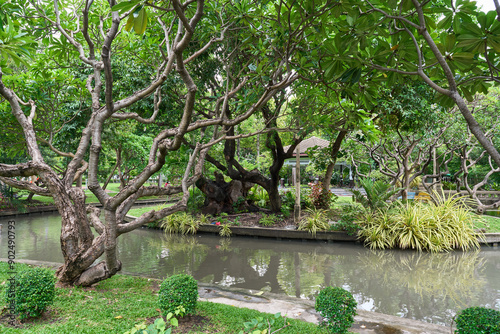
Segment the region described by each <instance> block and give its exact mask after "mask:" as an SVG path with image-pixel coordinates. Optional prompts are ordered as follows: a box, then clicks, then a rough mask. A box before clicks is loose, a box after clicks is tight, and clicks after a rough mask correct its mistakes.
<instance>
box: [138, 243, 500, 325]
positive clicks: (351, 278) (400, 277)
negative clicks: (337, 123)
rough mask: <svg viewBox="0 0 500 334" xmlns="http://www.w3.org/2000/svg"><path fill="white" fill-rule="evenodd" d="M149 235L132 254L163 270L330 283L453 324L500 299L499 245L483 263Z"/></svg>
mask: <svg viewBox="0 0 500 334" xmlns="http://www.w3.org/2000/svg"><path fill="white" fill-rule="evenodd" d="M148 239H150V240H151V241H150V242H144V241H143V240H145V238H144V237H142V238H141V237H139V238H138V240H136V241H134V243H133V244H132V245H131V246H132V247H131V249H132V250H134V249H135V251H134V252H132V253H133V254H134V256H136V257H137V256H138V251H137V248H139V249H140V252H142V256H144V258H142V257H140V259H141V261H142V264H141V265H142V267H145V266H146V265H149V263H150V262H151V261H153V262H154V263H153V264H151V265H152V266H153V267H155V268H156V267H159V268H160V269H159V270H160V271H161V274H162V276H161V277H164V276H167V275H172V274H176V273H181V272H186V273H190V274H192V275H193V276H194V277H195V278H196V279H197V280H199V281H201V282H205V283H213V284H221V285H226V286H232V287H241V288H246V289H254V290H270V291H272V292H278V293H279V292H282V293H283V292H284V293H286V294H287V295H290V296H296V297H301V298H309V299H313V298H314V297H315V296H316V295H317V293H318V292H319V290H320V289H322V288H323V287H325V286H330V285H331V286H342V287H345V288H347V289H349V290H350V291H351V292H352V293H353V294H354V295H355V296H356V299H357V301H358V303H359V305H363V304H364V306H363V307H365V308H367V309H370V310H373V311H378V312H382V313H387V314H394V315H396V314H401V315H403V316H405V317H408V318H415V319H423V320H427V321H429V322H438V323H448V324H449V323H450V321H451V318H452V317H453V315H454V313H455V312H456V311H457V310H459V309H461V308H463V307H465V306H467V307H468V306H473V305H488V304H489V305H491V306H492V307H495V302H496V303H498V300H500V298H499V296H498V291H499V286H500V283H498V282H487V281H486V279H485V277H486V273H487V274H488V275H489V276H488V277H494V274H492V272H494V271H495V270H497V269H496V266H497V265H499V263H498V262H500V258H498V255H496V254H497V253H493V252H492V256H493V258H494V259H495V260H496V261H497V262H495V261H492V260H493V259H492V260H488V261H489V262H487V263H486V264H485V260H484V259H485V257H486V256H487V253H488V252H481V253H480V255H479V253H477V252H476V253H474V252H468V253H462V252H452V253H445V254H428V253H420V254H419V253H417V252H412V251H369V250H366V249H364V248H361V247H358V248H356V247H352V246H349V247H347V246H345V245H343V244H339V245H328V246H326V245H324V246H321V247H319V246H318V247H316V246H314V247H311V246H312V245H304V244H303V243H291V242H290V243H278V242H263V241H262V240H253V239H248V238H247V239H244V238H231V239H226V238H219V237H206V236H203V237H200V236H179V235H172V236H170V237H166V238H163V239H162V238H160V237H154V238H148ZM314 245H316V244H314ZM147 254H152V255H151V256H150V258H149V259H148V256H149V255H147ZM151 258H152V259H151ZM148 261H149V262H148ZM495 287H496V289H495ZM497 307H498V306H497Z"/></svg>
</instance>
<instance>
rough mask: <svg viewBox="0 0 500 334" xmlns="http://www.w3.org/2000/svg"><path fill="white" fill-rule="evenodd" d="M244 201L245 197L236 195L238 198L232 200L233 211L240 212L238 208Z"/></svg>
mask: <svg viewBox="0 0 500 334" xmlns="http://www.w3.org/2000/svg"><path fill="white" fill-rule="evenodd" d="M245 202H246V199H245V197H242V196H240V197H238V198H237V199H236V202H234V203H233V209H234V212H242V211H241V210H240V207H241V206H242V205H243V204H245Z"/></svg>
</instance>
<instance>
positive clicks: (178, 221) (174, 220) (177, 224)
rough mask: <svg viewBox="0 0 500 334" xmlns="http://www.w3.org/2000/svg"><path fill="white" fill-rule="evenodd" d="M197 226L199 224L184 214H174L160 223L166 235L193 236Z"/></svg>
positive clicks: (187, 214) (190, 216)
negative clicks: (180, 234)
mask: <svg viewBox="0 0 500 334" xmlns="http://www.w3.org/2000/svg"><path fill="white" fill-rule="evenodd" d="M199 226H200V222H199V221H198V220H196V219H194V217H193V216H192V215H190V214H189V213H186V212H178V213H174V214H173V215H170V216H168V217H167V218H166V219H165V220H164V221H163V222H162V223H161V227H162V228H163V229H164V230H165V232H166V233H182V234H195V233H196V231H198V228H199Z"/></svg>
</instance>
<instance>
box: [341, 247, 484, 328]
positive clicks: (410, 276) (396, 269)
mask: <svg viewBox="0 0 500 334" xmlns="http://www.w3.org/2000/svg"><path fill="white" fill-rule="evenodd" d="M359 265H360V266H362V268H363V276H364V279H357V278H356V276H353V279H352V280H351V282H347V283H348V284H349V286H351V287H352V288H353V290H358V291H360V292H361V291H365V292H364V293H362V294H363V295H364V296H366V297H368V298H371V299H373V300H374V303H375V307H374V310H375V311H379V312H383V313H392V314H395V313H396V312H401V313H402V314H403V316H404V317H408V318H418V319H424V318H426V316H425V314H427V315H428V314H432V315H433V316H432V317H433V319H427V320H428V321H431V322H441V323H449V322H450V321H451V318H452V316H453V315H454V314H453V313H452V312H450V309H455V310H457V309H461V308H464V307H467V305H472V304H477V303H483V302H485V301H486V300H484V298H488V297H487V296H486V295H485V294H484V291H485V285H486V279H485V278H484V275H483V274H482V268H483V266H484V260H483V259H482V258H481V257H479V252H452V253H439V254H430V253H416V252H387V251H373V252H371V253H369V254H368V255H367V256H366V255H365V256H363V257H360V258H359ZM367 283H368V284H369V285H371V286H370V287H369V288H368V289H367V287H366V284H367ZM373 285H375V286H376V288H374V286H373ZM366 291H370V293H369V294H367V293H366ZM490 298H491V297H490Z"/></svg>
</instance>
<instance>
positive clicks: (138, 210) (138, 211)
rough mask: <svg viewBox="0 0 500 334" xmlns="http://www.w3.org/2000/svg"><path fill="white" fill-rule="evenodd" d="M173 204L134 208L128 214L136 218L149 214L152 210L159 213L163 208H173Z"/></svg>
mask: <svg viewBox="0 0 500 334" xmlns="http://www.w3.org/2000/svg"><path fill="white" fill-rule="evenodd" d="M172 205H173V203H166V204H160V205H153V206H143V207H141V208H134V209H131V210H130V211H129V212H128V214H129V215H131V216H134V217H139V216H140V215H142V214H143V213H146V212H149V211H151V210H155V211H159V210H161V209H163V208H168V207H170V206H172Z"/></svg>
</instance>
